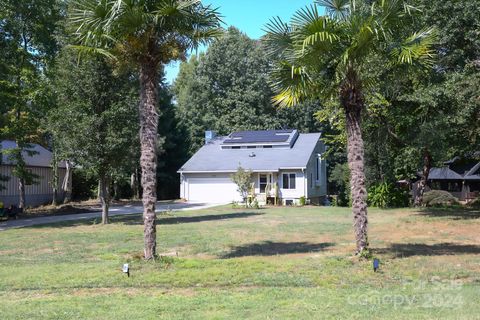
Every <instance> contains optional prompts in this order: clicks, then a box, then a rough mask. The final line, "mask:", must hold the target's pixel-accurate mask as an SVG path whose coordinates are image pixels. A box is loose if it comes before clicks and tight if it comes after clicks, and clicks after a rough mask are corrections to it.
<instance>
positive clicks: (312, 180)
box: [178, 130, 327, 205]
mask: <svg viewBox="0 0 480 320" xmlns="http://www.w3.org/2000/svg"><path fill="white" fill-rule="evenodd" d="M320 136H321V134H320V133H298V131H297V130H266V131H241V132H234V133H232V134H230V135H229V136H226V137H217V136H215V133H214V132H213V131H207V132H206V134H205V142H206V143H205V145H204V146H203V147H202V148H201V149H200V150H199V151H198V152H197V153H195V154H194V155H193V156H192V157H191V158H190V159H189V160H188V161H187V162H186V163H185V164H184V165H183V166H182V167H181V168H180V170H178V172H179V173H180V176H181V177H180V196H181V197H182V198H184V199H186V200H188V201H193V202H214V203H222V202H232V201H241V200H242V199H241V196H240V194H239V192H238V191H237V186H236V184H235V183H234V182H232V180H231V175H232V174H233V173H234V172H236V171H237V169H238V167H239V166H241V167H242V168H244V169H246V170H251V171H252V172H253V173H254V174H253V181H252V183H254V188H255V194H256V197H257V199H258V200H259V201H260V202H263V203H265V202H267V201H271V198H272V197H277V199H280V200H281V201H282V203H283V204H286V205H289V204H296V203H298V201H299V199H300V198H301V197H305V199H308V200H309V201H310V202H311V203H317V204H318V203H322V201H323V199H324V197H325V196H326V192H327V179H326V162H325V160H324V158H323V157H322V154H323V153H324V152H325V145H324V144H323V142H322V141H320Z"/></svg>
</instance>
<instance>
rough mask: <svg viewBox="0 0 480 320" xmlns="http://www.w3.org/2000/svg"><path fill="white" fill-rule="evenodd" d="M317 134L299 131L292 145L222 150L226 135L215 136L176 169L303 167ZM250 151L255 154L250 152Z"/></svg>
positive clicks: (193, 170) (271, 169) (253, 169)
mask: <svg viewBox="0 0 480 320" xmlns="http://www.w3.org/2000/svg"><path fill="white" fill-rule="evenodd" d="M320 135H321V134H320V133H302V134H299V136H298V138H297V141H296V142H295V144H294V145H293V147H292V148H268V149H262V148H256V149H222V148H221V147H220V146H221V144H222V142H223V141H224V140H225V139H226V138H228V137H217V138H215V139H213V140H212V141H211V142H210V143H208V144H206V145H204V146H203V147H202V148H201V149H200V150H198V151H197V153H195V154H194V155H193V156H192V157H191V158H190V160H188V161H187V162H186V163H185V164H184V165H183V166H182V168H180V170H178V172H234V171H236V170H237V168H238V166H239V165H240V166H242V167H243V168H245V169H249V170H252V171H272V172H275V171H278V170H280V169H288V168H291V169H293V168H305V167H306V166H307V163H308V160H309V159H310V156H311V155H312V152H313V150H314V148H315V146H316V144H317V142H318V140H319V139H320ZM252 152H253V153H254V154H255V156H254V157H251V156H250V155H251V154H252Z"/></svg>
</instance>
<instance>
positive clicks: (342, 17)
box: [263, 0, 435, 255]
mask: <svg viewBox="0 0 480 320" xmlns="http://www.w3.org/2000/svg"><path fill="white" fill-rule="evenodd" d="M319 6H322V7H323V8H324V9H325V12H326V14H325V15H321V14H319ZM416 11H417V9H416V8H414V7H412V6H410V5H408V4H407V3H406V2H404V1H402V0H376V1H367V0H365V1H354V0H323V1H316V3H315V4H313V5H311V6H308V7H306V8H304V9H301V10H299V11H297V12H296V13H295V14H294V16H293V18H292V20H291V23H290V24H287V23H285V22H283V21H282V20H281V19H279V18H274V19H272V20H271V21H270V23H269V24H268V25H267V27H266V32H267V34H266V35H265V37H264V39H263V41H264V45H265V48H266V51H267V53H268V54H269V56H270V57H271V59H272V60H273V61H274V63H273V67H272V71H271V76H272V86H273V88H274V90H275V91H276V93H277V94H276V96H275V97H274V102H275V103H277V104H279V105H285V106H292V105H295V104H297V103H298V102H299V101H301V100H302V99H307V98H315V99H317V98H323V99H324V100H327V99H328V100H333V101H336V104H337V105H339V106H340V108H341V110H343V113H344V115H345V127H346V135H347V156H348V164H349V168H350V187H351V191H352V192H351V193H352V211H353V217H354V229H355V238H356V248H357V252H356V253H357V254H361V255H365V254H368V236H367V225H368V220H367V203H366V198H367V190H366V186H365V173H364V145H363V138H362V130H361V117H362V111H363V110H364V108H365V99H364V95H365V94H366V93H368V92H372V91H373V89H374V88H375V84H376V81H375V80H376V79H371V78H370V77H369V75H371V74H372V72H371V70H375V68H376V69H378V67H377V65H378V64H379V63H382V62H383V61H388V63H386V64H385V65H384V66H383V67H382V68H383V71H382V72H383V73H384V74H385V73H387V72H391V71H392V70H393V69H394V68H398V67H399V66H400V65H415V66H427V67H428V66H431V63H432V58H433V50H432V49H431V47H432V44H433V41H434V39H435V32H434V30H433V29H426V30H422V31H419V32H414V33H413V34H410V35H406V32H405V31H406V29H408V27H410V28H411V26H412V21H413V15H414V13H415V12H416ZM377 79H378V78H377Z"/></svg>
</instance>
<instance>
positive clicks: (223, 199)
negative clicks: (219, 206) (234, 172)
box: [188, 178, 240, 203]
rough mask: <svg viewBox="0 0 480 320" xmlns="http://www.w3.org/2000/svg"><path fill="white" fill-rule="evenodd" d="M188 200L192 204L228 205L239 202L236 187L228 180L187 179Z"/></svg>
mask: <svg viewBox="0 0 480 320" xmlns="http://www.w3.org/2000/svg"><path fill="white" fill-rule="evenodd" d="M188 200H189V201H194V202H209V203H228V202H232V201H239V200H240V195H239V193H238V191H237V186H236V184H234V183H233V182H232V180H230V178H190V179H188Z"/></svg>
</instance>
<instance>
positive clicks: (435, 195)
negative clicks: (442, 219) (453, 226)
mask: <svg viewBox="0 0 480 320" xmlns="http://www.w3.org/2000/svg"><path fill="white" fill-rule="evenodd" d="M423 204H424V205H425V206H427V207H441V206H451V205H453V204H458V200H457V198H455V197H454V196H453V195H452V194H451V193H450V192H448V191H443V190H432V191H428V192H425V193H424V194H423Z"/></svg>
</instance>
